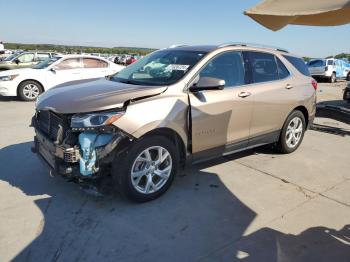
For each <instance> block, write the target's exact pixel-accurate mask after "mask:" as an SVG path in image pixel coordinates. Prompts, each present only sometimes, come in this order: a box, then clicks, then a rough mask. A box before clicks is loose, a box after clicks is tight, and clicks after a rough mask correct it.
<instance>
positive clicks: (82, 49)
mask: <svg viewBox="0 0 350 262" xmlns="http://www.w3.org/2000/svg"><path fill="white" fill-rule="evenodd" d="M5 48H6V49H18V50H31V51H33V50H41V51H55V52H59V53H88V54H90V53H103V54H139V55H146V54H148V53H150V52H153V51H154V50H155V49H151V48H140V47H112V48H108V47H94V46H68V45H52V44H20V43H5Z"/></svg>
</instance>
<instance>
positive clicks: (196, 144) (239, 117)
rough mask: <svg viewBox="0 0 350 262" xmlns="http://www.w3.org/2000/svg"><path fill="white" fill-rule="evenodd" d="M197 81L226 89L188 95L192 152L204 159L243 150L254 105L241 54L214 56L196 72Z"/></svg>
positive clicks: (226, 53)
mask: <svg viewBox="0 0 350 262" xmlns="http://www.w3.org/2000/svg"><path fill="white" fill-rule="evenodd" d="M199 77H212V78H217V79H221V80H225V82H226V85H225V88H224V89H223V90H207V91H200V92H195V93H190V94H189V99H190V104H191V116H192V152H193V153H194V154H196V153H199V154H197V156H200V157H203V158H206V157H211V155H218V154H223V153H225V152H229V151H234V150H236V149H240V148H243V147H246V146H247V144H248V140H247V139H248V138H249V127H250V120H251V114H252V109H253V103H252V100H251V97H250V96H249V94H250V93H249V91H250V90H249V87H247V86H246V85H245V84H246V68H245V62H244V59H243V56H242V53H241V52H238V51H230V52H225V53H223V54H219V55H217V56H216V57H214V58H213V59H212V60H211V61H209V62H208V63H207V65H206V66H205V67H204V68H203V69H202V70H201V71H200V72H199ZM197 79H198V78H197ZM195 161H196V159H195Z"/></svg>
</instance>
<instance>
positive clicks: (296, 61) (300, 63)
mask: <svg viewBox="0 0 350 262" xmlns="http://www.w3.org/2000/svg"><path fill="white" fill-rule="evenodd" d="M283 57H284V58H285V59H287V60H288V61H289V63H291V64H292V65H293V66H294V67H295V68H296V69H297V70H298V71H299V72H300V73H302V74H303V75H304V76H311V74H310V72H309V69H308V68H307V66H306V64H305V62H304V60H303V59H301V58H298V57H295V56H289V55H283Z"/></svg>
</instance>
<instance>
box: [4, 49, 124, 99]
mask: <svg viewBox="0 0 350 262" xmlns="http://www.w3.org/2000/svg"><path fill="white" fill-rule="evenodd" d="M123 68H124V66H121V65H116V64H114V63H112V62H110V61H108V60H106V59H104V58H101V57H94V56H84V55H65V56H57V57H53V58H51V59H48V60H45V61H43V62H41V63H39V64H37V65H35V66H34V67H33V68H25V69H15V70H7V71H2V72H0V95H2V96H18V97H19V98H20V99H22V100H24V101H33V100H35V99H36V98H37V97H38V96H39V95H40V94H41V93H42V92H44V91H47V90H48V89H50V88H52V87H54V86H57V85H60V84H63V83H66V82H71V81H77V80H84V79H93V78H101V77H105V76H108V75H112V74H115V73H117V72H119V71H120V70H121V69H123Z"/></svg>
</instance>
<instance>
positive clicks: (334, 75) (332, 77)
mask: <svg viewBox="0 0 350 262" xmlns="http://www.w3.org/2000/svg"><path fill="white" fill-rule="evenodd" d="M336 81H337V76H336V74H335V73H332V75H331V77H330V78H329V83H332V84H333V83H335V82H336Z"/></svg>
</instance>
